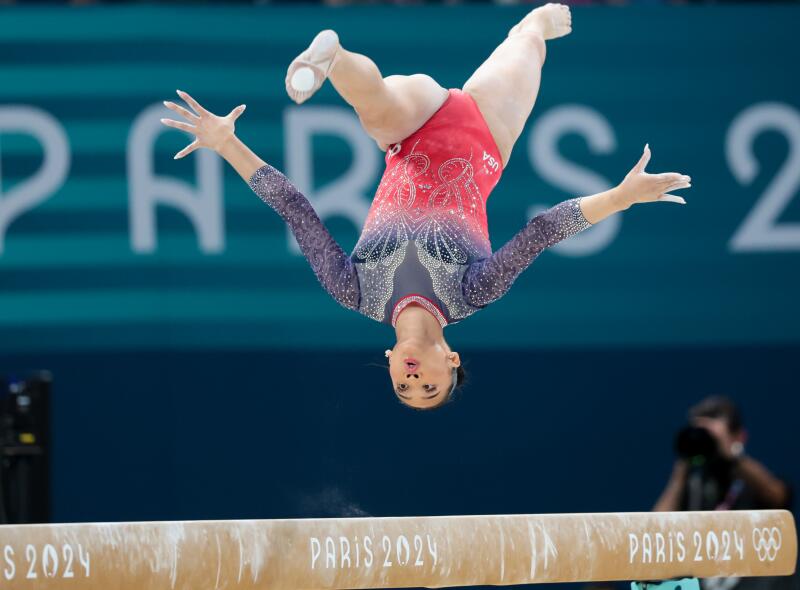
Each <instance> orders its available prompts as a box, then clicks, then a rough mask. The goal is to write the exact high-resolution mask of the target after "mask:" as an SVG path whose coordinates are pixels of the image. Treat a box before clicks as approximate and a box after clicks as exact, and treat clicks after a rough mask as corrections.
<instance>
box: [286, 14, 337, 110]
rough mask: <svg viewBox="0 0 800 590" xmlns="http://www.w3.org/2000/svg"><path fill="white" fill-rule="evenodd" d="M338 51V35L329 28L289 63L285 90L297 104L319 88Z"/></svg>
mask: <svg viewBox="0 0 800 590" xmlns="http://www.w3.org/2000/svg"><path fill="white" fill-rule="evenodd" d="M338 51H339V36H338V35H337V34H336V33H335V32H334V31H331V30H326V31H322V32H321V33H320V34H318V35H317V36H316V37H314V40H313V41H312V42H311V45H309V46H308V49H306V50H305V51H304V52H303V53H301V54H300V55H298V56H297V57H296V58H295V59H294V61H293V62H292V63H291V64H290V65H289V71H288V72H287V73H286V92H287V93H288V94H289V98H291V99H292V100H293V101H295V102H296V103H297V104H301V103H303V102H305V101H307V100H308V99H309V98H311V96H312V95H313V94H314V93H315V92H316V91H317V90H319V89H320V87H321V86H322V83H323V82H325V78H327V77H328V73H329V72H330V71H331V68H332V67H333V64H334V62H335V60H336V55H337V52H338Z"/></svg>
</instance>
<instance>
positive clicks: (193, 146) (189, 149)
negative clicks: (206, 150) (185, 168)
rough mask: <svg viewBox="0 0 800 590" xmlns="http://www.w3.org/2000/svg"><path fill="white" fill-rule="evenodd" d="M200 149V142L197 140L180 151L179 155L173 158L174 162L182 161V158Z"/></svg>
mask: <svg viewBox="0 0 800 590" xmlns="http://www.w3.org/2000/svg"><path fill="white" fill-rule="evenodd" d="M199 147H200V141H199V140H197V139H195V140H194V141H193V142H192V143H190V144H189V145H187V146H186V147H185V148H183V149H182V150H181V151H179V152H178V153H177V154H175V155H174V156H173V159H174V160H178V159H180V158H182V157H184V156H186V155H188V154H191V153H192V152H193V151H194V150H196V149H197V148H199Z"/></svg>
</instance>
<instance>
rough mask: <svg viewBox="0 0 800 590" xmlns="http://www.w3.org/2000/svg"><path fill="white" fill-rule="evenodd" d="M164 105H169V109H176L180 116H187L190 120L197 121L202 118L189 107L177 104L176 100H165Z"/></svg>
mask: <svg viewBox="0 0 800 590" xmlns="http://www.w3.org/2000/svg"><path fill="white" fill-rule="evenodd" d="M164 106H165V107H167V108H168V109H170V110H173V111H175V112H176V113H178V114H179V115H180V116H182V117H185V118H186V119H188V120H189V121H192V122H197V121H199V120H200V117H198V116H197V115H195V114H194V113H193V112H192V111H190V110H188V109H185V108H183V107H182V106H181V105H179V104H175V103H174V102H172V101H170V100H165V101H164Z"/></svg>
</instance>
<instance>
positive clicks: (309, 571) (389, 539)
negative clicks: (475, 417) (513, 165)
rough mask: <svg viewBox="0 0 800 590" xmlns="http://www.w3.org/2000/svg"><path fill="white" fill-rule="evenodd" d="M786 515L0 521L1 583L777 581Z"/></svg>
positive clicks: (154, 588)
mask: <svg viewBox="0 0 800 590" xmlns="http://www.w3.org/2000/svg"><path fill="white" fill-rule="evenodd" d="M796 560H797V535H796V531H795V524H794V519H793V518H792V516H791V514H790V513H789V512H786V511H783V510H767V511H738V512H674V513H669V512H665V513H631V514H549V515H518V516H505V515H504V516H439V517H420V518H336V519H320V520H243V521H207V522H202V521H201V522H140V523H96V524H51V525H17V526H15V525H5V526H0V589H6V588H8V589H34V588H35V589H37V590H49V589H56V588H58V589H71V590H133V589H136V590H139V589H149V590H160V589H165V590H166V589H170V590H172V589H185V590H222V589H225V590H232V589H237V590H255V589H269V590H284V589H285V590H318V589H348V588H397V587H410V586H427V587H430V588H437V587H444V586H474V585H487V584H489V585H504V584H527V583H539V582H591V581H606V580H660V579H669V578H675V577H681V576H686V577H710V576H775V575H787V574H791V573H792V572H794V568H795V562H796Z"/></svg>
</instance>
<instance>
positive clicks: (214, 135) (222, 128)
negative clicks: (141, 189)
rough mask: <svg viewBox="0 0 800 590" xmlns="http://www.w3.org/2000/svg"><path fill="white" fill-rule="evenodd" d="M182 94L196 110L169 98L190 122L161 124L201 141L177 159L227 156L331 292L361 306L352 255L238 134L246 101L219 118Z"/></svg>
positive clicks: (345, 302) (352, 306)
mask: <svg viewBox="0 0 800 590" xmlns="http://www.w3.org/2000/svg"><path fill="white" fill-rule="evenodd" d="M178 95H179V96H180V97H181V98H183V99H184V100H185V101H186V102H187V103H188V104H189V106H191V107H192V109H193V110H194V112H191V111H189V110H188V109H185V108H183V107H182V106H180V105H177V104H175V103H173V102H169V101H165V102H164V104H165V106H166V107H167V108H169V109H171V110H173V111H175V112H176V113H178V114H180V115H181V116H183V117H184V118H185V119H187V120H188V121H189V123H183V122H181V121H173V120H172V119H162V120H161V122H162V123H164V125H167V126H168V127H174V128H175V129H181V130H182V131H186V132H187V133H191V134H193V135H194V136H195V140H194V141H193V142H192V143H190V144H189V145H188V146H186V147H185V148H184V149H183V150H181V151H180V152H178V153H177V154H176V155H175V158H176V159H177V158H182V157H184V156H185V155H187V154H190V153H191V152H193V151H194V150H196V149H198V148H201V147H205V148H209V149H212V150H214V151H215V152H217V153H218V154H219V155H220V156H222V157H223V158H225V160H226V161H227V162H228V163H229V164H230V165H231V166H233V168H234V169H235V170H236V172H238V173H239V175H240V176H241V177H242V178H243V179H244V180H245V181H247V183H248V184H249V185H250V188H251V189H253V191H254V192H255V193H256V194H257V195H258V196H259V198H260V199H261V200H262V201H264V202H265V203H266V204H267V205H269V206H270V207H272V208H273V209H274V210H275V212H276V213H277V214H278V215H280V216H281V218H282V219H283V220H284V221H285V222H286V224H287V225H288V226H289V228H290V229H291V230H292V233H293V234H294V237H295V238H296V239H297V243H298V244H299V245H300V250H301V251H302V252H303V255H304V256H305V257H306V259H307V260H308V262H309V264H311V268H312V269H313V271H314V274H316V275H317V279H319V282H320V283H322V286H323V287H324V288H325V290H326V291H327V292H328V293H330V294H331V296H333V298H334V299H336V301H338V302H339V303H341V304H342V305H343V306H345V307H347V308H349V309H353V310H357V309H358V305H359V298H360V289H359V284H358V275H357V273H356V270H355V267H354V265H353V262H352V260H351V259H350V257H349V256H348V255H347V254H346V253H345V252H344V250H342V248H341V246H339V244H337V243H336V240H334V239H333V236H331V235H330V232H328V230H327V228H326V227H325V225H324V224H323V223H322V220H321V219H320V218H319V216H318V215H317V214H316V212H315V211H314V208H313V207H312V206H311V203H310V202H309V201H308V199H307V198H306V197H305V196H304V195H303V194H302V193H301V192H300V191H299V190H298V189H297V187H295V186H294V185H293V184H292V183H291V182H290V181H289V179H288V178H286V177H285V176H284V175H283V174H281V173H280V172H279V171H278V170H276V169H275V168H273V167H272V166H270V165H269V164H267V163H266V162H264V161H263V160H262V159H261V158H259V157H258V156H257V155H256V154H254V153H253V152H252V150H250V148H248V147H247V146H246V145H245V144H244V143H242V141H241V140H240V139H239V138H238V137H236V135H235V134H234V131H235V127H234V123H235V121H236V119H238V118H239V116H240V115H241V114H242V113H243V112H244V109H245V106H244V105H240V106H238V107H236V108H235V109H233V110H232V111H231V112H230V113H229V114H228V115H226V116H225V117H218V116H217V115H214V114H212V113H210V112H208V111H207V110H206V109H204V108H203V107H202V106H200V104H199V103H198V102H197V101H196V100H194V99H193V98H192V97H191V96H189V95H188V94H187V93H185V92H181V91H178Z"/></svg>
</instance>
